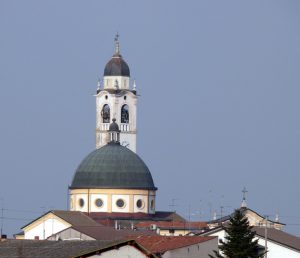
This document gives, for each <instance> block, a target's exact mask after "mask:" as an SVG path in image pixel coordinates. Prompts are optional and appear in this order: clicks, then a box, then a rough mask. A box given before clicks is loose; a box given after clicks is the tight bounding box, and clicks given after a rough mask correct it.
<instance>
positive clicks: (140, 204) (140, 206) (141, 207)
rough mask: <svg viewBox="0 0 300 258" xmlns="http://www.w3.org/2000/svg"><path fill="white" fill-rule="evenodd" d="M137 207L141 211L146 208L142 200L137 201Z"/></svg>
mask: <svg viewBox="0 0 300 258" xmlns="http://www.w3.org/2000/svg"><path fill="white" fill-rule="evenodd" d="M136 207H138V208H139V209H143V208H144V202H143V201H142V200H141V199H139V200H137V202H136Z"/></svg>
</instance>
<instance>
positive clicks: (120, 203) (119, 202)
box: [116, 199, 125, 208]
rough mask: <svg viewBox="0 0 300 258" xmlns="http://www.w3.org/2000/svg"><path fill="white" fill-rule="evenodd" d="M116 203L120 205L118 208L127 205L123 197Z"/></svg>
mask: <svg viewBox="0 0 300 258" xmlns="http://www.w3.org/2000/svg"><path fill="white" fill-rule="evenodd" d="M116 205H117V206H118V208H124V207H125V202H124V200H123V199H118V200H117V201H116Z"/></svg>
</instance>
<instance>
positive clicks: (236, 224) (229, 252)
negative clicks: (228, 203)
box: [210, 209, 263, 258]
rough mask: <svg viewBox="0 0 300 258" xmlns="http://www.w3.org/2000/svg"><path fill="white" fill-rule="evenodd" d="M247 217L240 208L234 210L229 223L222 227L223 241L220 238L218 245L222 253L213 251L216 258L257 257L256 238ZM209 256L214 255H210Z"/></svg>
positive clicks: (212, 257)
mask: <svg viewBox="0 0 300 258" xmlns="http://www.w3.org/2000/svg"><path fill="white" fill-rule="evenodd" d="M251 229H252V227H251V226H249V222H248V219H247V218H246V217H245V216H244V214H243V211H242V210H241V209H237V210H235V212H234V214H233V216H232V217H231V218H230V221H229V225H227V226H225V227H224V230H225V232H226V236H225V241H222V240H221V245H220V246H219V249H220V251H222V253H223V255H224V256H223V255H221V254H219V253H218V252H217V251H214V253H215V257H217V258H223V257H226V258H259V257H262V256H263V255H261V254H260V255H259V254H258V243H257V242H258V240H254V237H255V232H253V231H251ZM210 257H211V258H214V256H212V255H210Z"/></svg>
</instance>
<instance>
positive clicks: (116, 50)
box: [115, 33, 120, 54]
mask: <svg viewBox="0 0 300 258" xmlns="http://www.w3.org/2000/svg"><path fill="white" fill-rule="evenodd" d="M119 37H120V35H119V33H117V34H116V36H115V48H116V49H115V54H120V41H119Z"/></svg>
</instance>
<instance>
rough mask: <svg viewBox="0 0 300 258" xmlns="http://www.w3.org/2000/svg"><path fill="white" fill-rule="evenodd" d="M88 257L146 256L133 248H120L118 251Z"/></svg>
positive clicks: (139, 257)
mask: <svg viewBox="0 0 300 258" xmlns="http://www.w3.org/2000/svg"><path fill="white" fill-rule="evenodd" d="M90 257H101V258H116V257H126V258H145V257H147V255H145V254H143V253H142V252H141V251H140V250H138V249H136V248H135V247H133V246H129V245H126V246H122V247H120V248H118V249H114V250H109V251H106V252H103V253H101V254H96V255H93V256H90Z"/></svg>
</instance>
